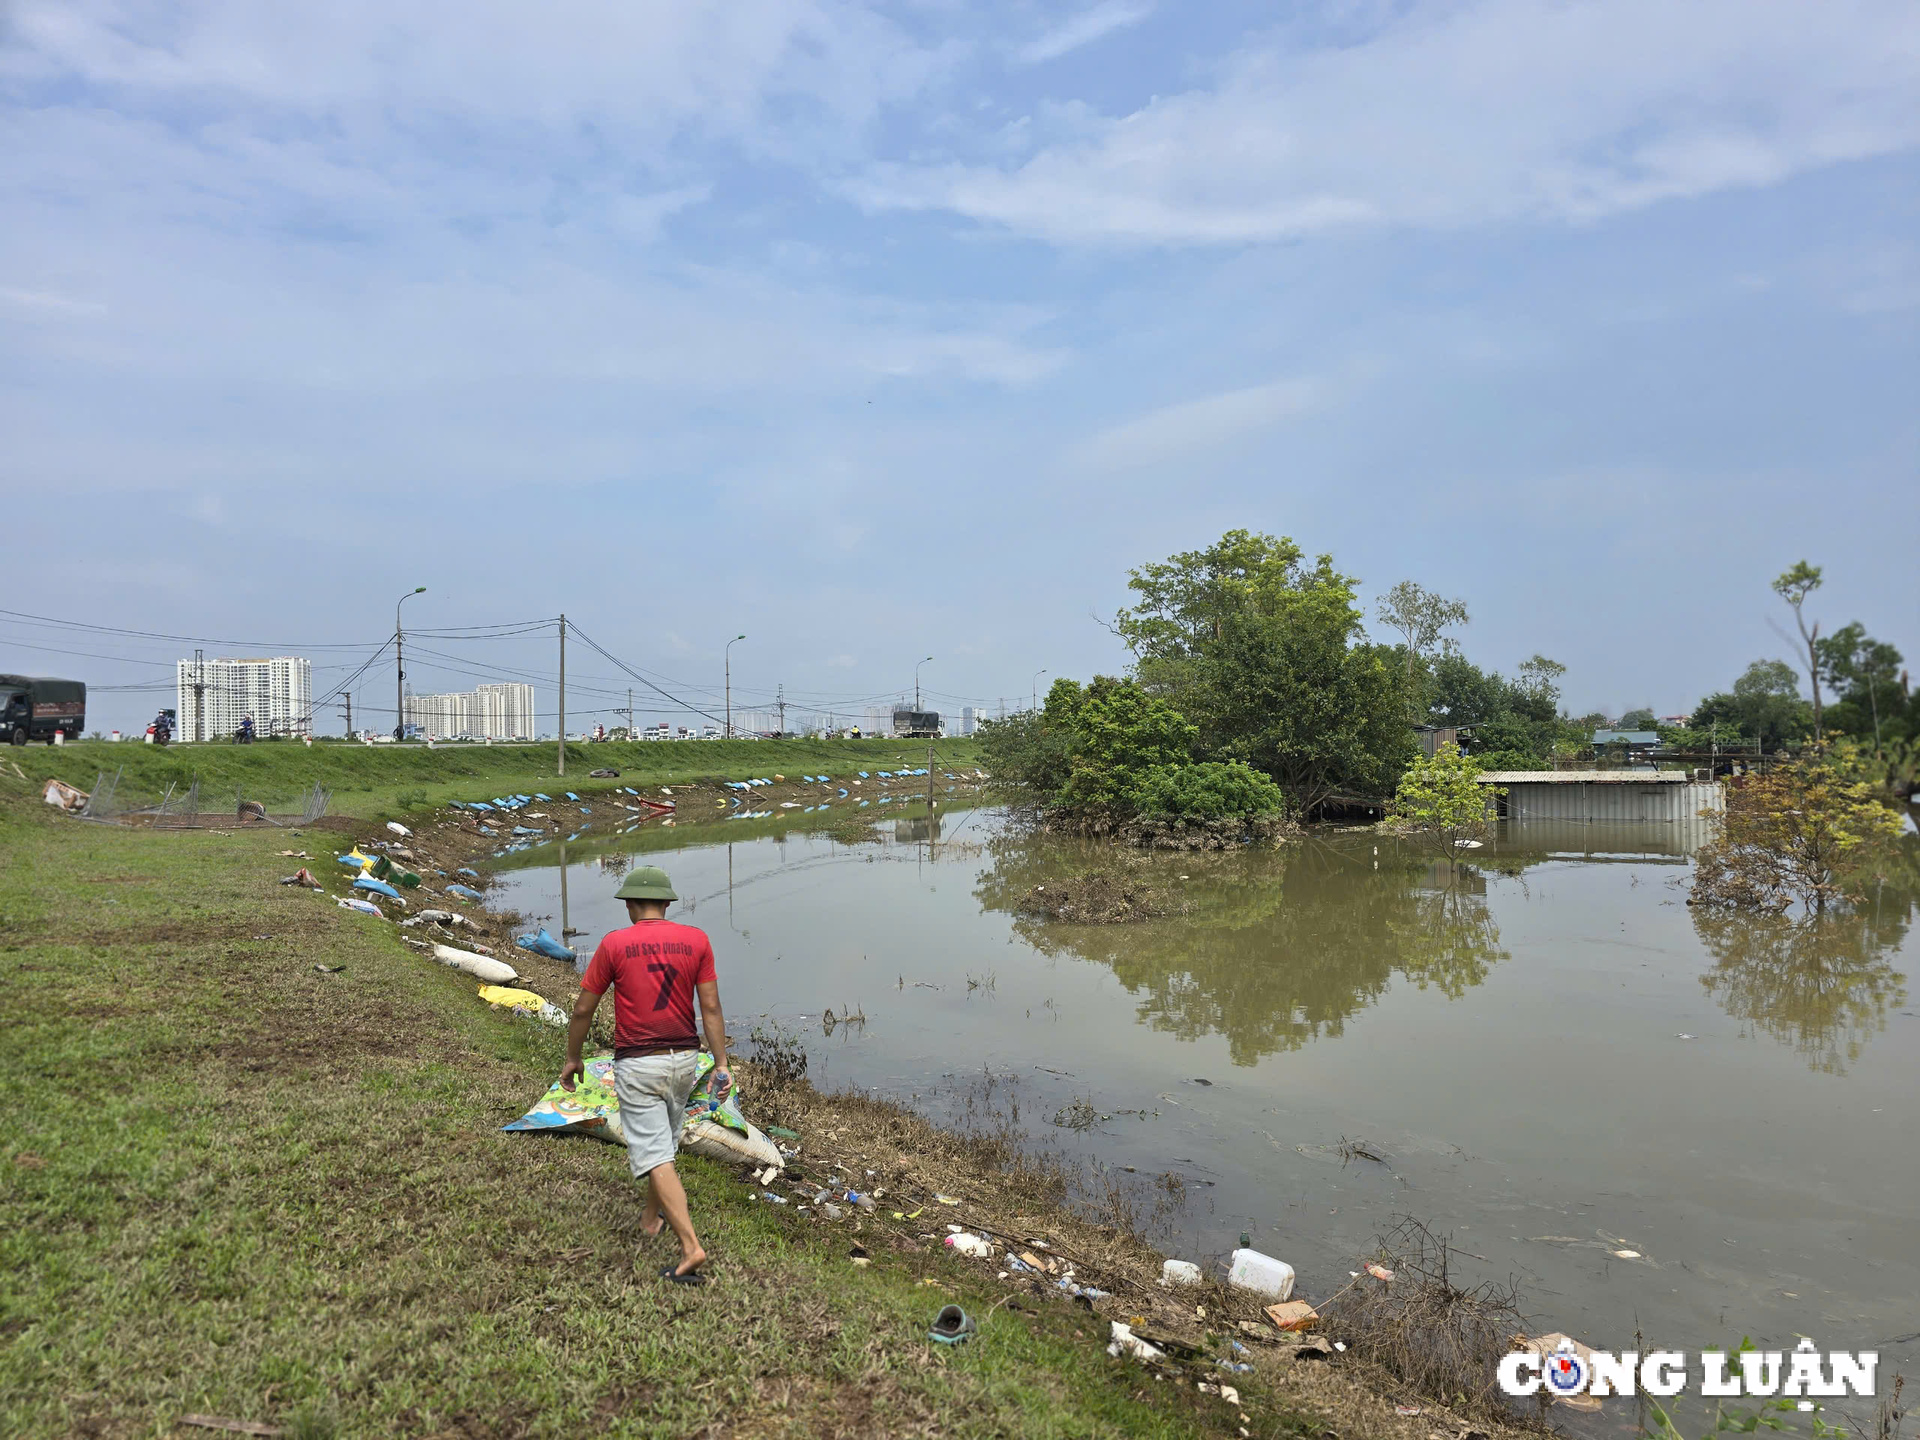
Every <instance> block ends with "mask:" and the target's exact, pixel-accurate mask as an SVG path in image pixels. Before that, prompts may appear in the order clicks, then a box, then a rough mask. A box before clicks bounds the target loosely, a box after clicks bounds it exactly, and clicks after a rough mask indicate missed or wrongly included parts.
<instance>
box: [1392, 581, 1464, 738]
mask: <svg viewBox="0 0 1920 1440" xmlns="http://www.w3.org/2000/svg"><path fill="white" fill-rule="evenodd" d="M1374 614H1375V615H1376V616H1377V617H1378V618H1379V620H1380V623H1381V624H1383V625H1385V626H1387V627H1388V628H1389V629H1391V630H1397V631H1398V632H1399V633H1400V635H1401V636H1402V638H1403V639H1404V640H1405V642H1406V647H1405V648H1406V652H1407V654H1406V661H1407V663H1406V695H1407V715H1408V716H1409V718H1412V717H1416V716H1418V715H1419V714H1420V713H1421V712H1422V711H1423V710H1424V709H1425V708H1426V707H1425V706H1424V705H1422V704H1420V703H1419V693H1418V690H1417V689H1416V686H1415V683H1414V666H1415V664H1416V663H1419V662H1424V661H1425V660H1426V658H1427V653H1428V652H1429V651H1430V650H1432V649H1433V647H1434V646H1435V645H1436V644H1438V643H1439V641H1440V637H1441V636H1442V635H1444V634H1445V633H1446V632H1447V631H1448V630H1449V629H1451V628H1452V627H1453V626H1455V625H1465V624H1466V623H1468V616H1467V602H1466V601H1464V600H1448V599H1446V598H1445V597H1443V596H1440V595H1436V594H1434V592H1433V591H1431V590H1428V589H1425V588H1424V587H1422V586H1420V585H1416V584H1415V583H1414V582H1413V581H1411V580H1402V581H1400V582H1398V583H1397V584H1396V585H1394V587H1393V588H1392V589H1391V590H1389V591H1387V593H1386V597H1385V598H1384V599H1383V600H1382V601H1381V602H1380V605H1379V607H1378V608H1377V609H1376V610H1375V611H1374Z"/></svg>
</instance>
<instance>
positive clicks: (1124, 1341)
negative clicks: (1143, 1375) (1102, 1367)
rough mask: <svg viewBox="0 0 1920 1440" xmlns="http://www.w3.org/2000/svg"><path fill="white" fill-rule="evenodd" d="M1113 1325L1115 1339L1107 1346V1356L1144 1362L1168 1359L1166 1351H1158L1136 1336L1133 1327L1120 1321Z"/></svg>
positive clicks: (1114, 1322)
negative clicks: (1126, 1357) (1124, 1357)
mask: <svg viewBox="0 0 1920 1440" xmlns="http://www.w3.org/2000/svg"><path fill="white" fill-rule="evenodd" d="M1112 1324H1113V1338H1112V1340H1111V1341H1110V1342H1109V1343H1108V1345H1107V1354H1109V1355H1112V1356H1115V1357H1119V1356H1122V1355H1125V1356H1128V1357H1129V1358H1131V1359H1134V1360H1142V1361H1146V1360H1164V1359H1166V1358H1167V1357H1166V1352H1165V1351H1164V1350H1159V1349H1156V1348H1155V1347H1153V1346H1152V1345H1149V1344H1148V1343H1147V1342H1146V1341H1144V1340H1142V1339H1141V1338H1140V1337H1139V1336H1138V1335H1135V1334H1134V1333H1133V1327H1132V1326H1131V1325H1125V1324H1122V1323H1121V1322H1120V1321H1118V1320H1115V1321H1113V1322H1112Z"/></svg>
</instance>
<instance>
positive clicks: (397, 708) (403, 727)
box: [393, 585, 427, 740]
mask: <svg viewBox="0 0 1920 1440" xmlns="http://www.w3.org/2000/svg"><path fill="white" fill-rule="evenodd" d="M426 593H427V587H426V586H424V585H418V586H415V587H414V588H413V589H411V590H409V591H408V592H407V593H406V594H404V595H402V596H401V597H400V598H399V599H398V600H396V601H394V602H393V738H394V739H395V740H404V739H406V738H407V700H406V684H407V670H406V666H405V665H403V664H402V663H401V655H400V607H401V606H402V605H404V604H405V603H406V602H407V601H409V600H411V599H412V598H413V597H414V596H415V595H424V594H426Z"/></svg>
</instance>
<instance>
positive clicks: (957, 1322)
mask: <svg viewBox="0 0 1920 1440" xmlns="http://www.w3.org/2000/svg"><path fill="white" fill-rule="evenodd" d="M976 1333H977V1331H976V1329H975V1327H974V1323H973V1317H972V1316H971V1315H969V1314H967V1312H966V1311H964V1310H962V1309H961V1308H960V1307H959V1306H958V1305H948V1306H945V1307H943V1308H942V1309H941V1311H940V1313H939V1314H938V1315H936V1316H934V1318H933V1328H932V1329H930V1330H928V1331H927V1338H928V1339H929V1340H931V1341H933V1343H934V1344H936V1345H963V1344H965V1343H966V1342H967V1341H969V1340H971V1339H972V1338H973V1337H974V1335H975V1334H976Z"/></svg>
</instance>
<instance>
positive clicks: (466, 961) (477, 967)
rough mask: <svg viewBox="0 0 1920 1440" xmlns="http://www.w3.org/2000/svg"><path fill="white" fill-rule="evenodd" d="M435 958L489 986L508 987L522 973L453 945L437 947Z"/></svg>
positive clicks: (500, 962) (505, 964)
mask: <svg viewBox="0 0 1920 1440" xmlns="http://www.w3.org/2000/svg"><path fill="white" fill-rule="evenodd" d="M433 958H434V959H436V960H438V961H439V962H440V963H441V964H442V965H451V966H452V967H453V968H454V969H456V970H464V971H466V972H467V974H469V975H471V976H473V978H474V979H476V980H484V981H486V982H487V983H488V984H489V985H508V984H511V983H512V982H513V981H515V980H518V979H519V978H520V972H519V971H518V970H515V969H514V968H513V966H511V965H509V964H507V962H506V961H504V960H491V959H489V958H488V957H486V956H485V955H476V954H474V953H473V952H472V951H471V950H456V949H454V947H453V946H451V945H435V946H434V947H433Z"/></svg>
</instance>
